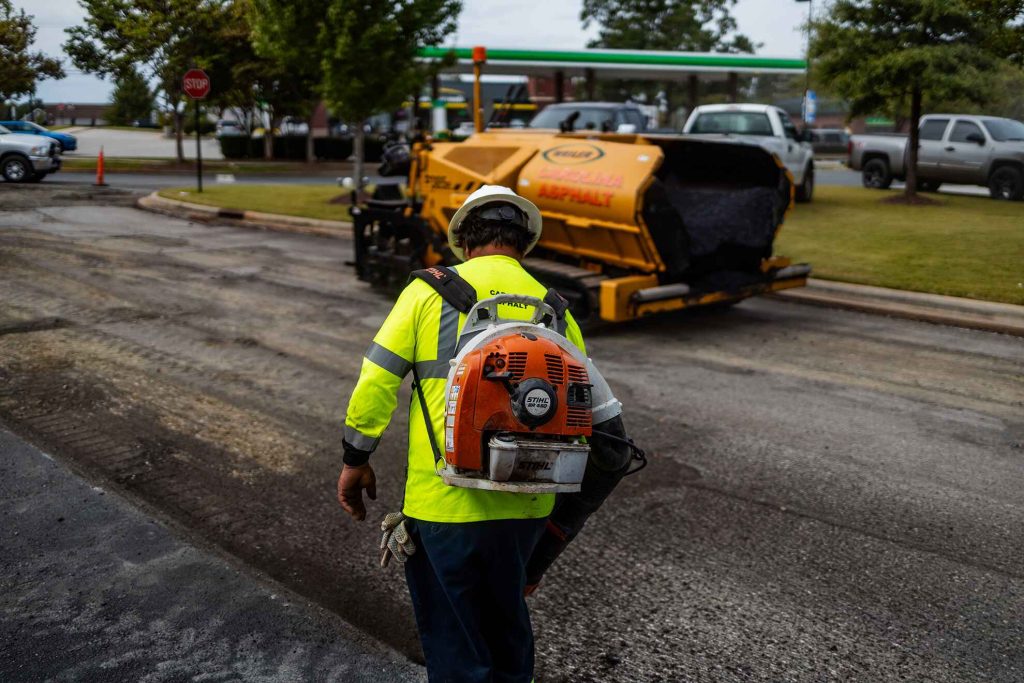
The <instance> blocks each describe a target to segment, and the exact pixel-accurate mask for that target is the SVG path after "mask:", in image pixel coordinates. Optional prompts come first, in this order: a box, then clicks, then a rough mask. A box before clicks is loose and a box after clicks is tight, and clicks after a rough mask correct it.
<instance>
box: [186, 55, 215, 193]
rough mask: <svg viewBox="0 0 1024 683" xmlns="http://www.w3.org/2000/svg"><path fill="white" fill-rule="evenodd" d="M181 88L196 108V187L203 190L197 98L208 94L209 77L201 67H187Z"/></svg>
mask: <svg viewBox="0 0 1024 683" xmlns="http://www.w3.org/2000/svg"><path fill="white" fill-rule="evenodd" d="M182 89H183V90H184V91H185V94H186V95H188V96H189V97H191V98H192V100H193V104H194V105H195V108H196V189H197V190H198V191H199V192H202V191H203V147H202V136H201V134H200V132H199V100H202V99H205V98H206V96H207V95H209V94H210V77H209V76H207V75H206V72H205V71H203V70H202V69H189V70H188V71H187V72H186V73H185V78H184V79H182Z"/></svg>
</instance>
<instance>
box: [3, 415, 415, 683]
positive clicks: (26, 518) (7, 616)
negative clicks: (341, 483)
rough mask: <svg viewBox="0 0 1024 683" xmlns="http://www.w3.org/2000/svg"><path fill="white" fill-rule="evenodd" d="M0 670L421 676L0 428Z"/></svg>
mask: <svg viewBox="0 0 1024 683" xmlns="http://www.w3.org/2000/svg"><path fill="white" fill-rule="evenodd" d="M0 516H2V518H3V520H4V523H3V527H2V528H0V642H2V643H3V647H2V648H0V680H2V681H4V682H5V683H15V682H16V681H43V680H59V681H111V682H113V681H183V680H206V681H213V680H216V681H224V680H245V681H266V682H268V683H269V682H271V681H274V682H276V681H280V682H282V683H283V682H285V681H313V680H315V681H348V682H352V681H368V682H369V681H377V682H379V683H392V682H397V681H408V682H410V683H411V682H413V681H422V680H424V678H425V676H424V675H423V670H422V669H421V668H420V667H418V666H416V665H414V664H412V663H410V662H409V661H408V660H406V659H404V658H402V657H400V656H399V655H398V654H397V653H395V652H394V651H393V650H391V649H389V648H387V647H385V646H383V645H381V644H380V643H378V642H376V641H374V640H372V639H371V638H369V637H367V636H366V635H365V634H363V633H362V632H360V631H357V630H356V629H354V628H352V627H351V626H349V625H348V624H347V623H345V622H344V621H342V620H341V619H339V618H338V617H336V616H334V615H332V614H330V613H328V612H326V611H325V610H323V609H321V608H318V607H315V606H313V605H311V604H309V603H308V602H306V601H305V600H302V599H301V598H299V597H297V596H296V595H294V594H293V593H291V592H290V591H288V590H286V589H284V588H283V587H281V586H280V585H276V584H273V583H271V582H269V581H267V580H265V579H259V578H258V577H255V576H254V575H253V574H252V572H250V571H248V570H243V569H240V568H239V566H238V565H237V563H231V562H228V561H226V560H224V559H222V558H221V557H220V556H218V555H215V554H213V553H212V552H209V551H204V550H201V549H198V548H196V547H194V546H192V545H190V544H189V543H186V542H183V541H182V540H179V539H178V538H177V537H176V536H175V534H174V533H173V532H172V531H171V530H170V529H168V528H167V527H166V526H164V525H163V524H161V523H160V522H157V521H156V520H154V519H153V518H151V517H149V516H148V515H146V514H145V513H143V512H141V511H139V510H138V509H137V508H135V507H134V506H132V505H130V504H128V503H127V502H126V501H125V500H123V499H122V498H120V497H119V496H118V495H117V494H116V493H114V492H113V491H109V490H105V489H104V488H100V487H97V486H91V485H89V484H88V483H87V482H85V481H84V480H82V479H80V478H79V477H78V476H76V475H74V474H72V473H71V472H70V471H69V470H68V469H67V468H66V467H64V466H63V465H62V464H60V463H58V462H56V461H55V460H54V459H53V458H52V457H51V456H49V455H47V454H45V453H43V452H42V451H40V450H38V449H36V448H34V447H33V446H30V445H29V444H27V443H25V442H24V441H22V440H21V439H19V438H18V437H16V436H14V435H13V434H11V433H10V432H8V431H7V430H5V429H3V428H2V427H0Z"/></svg>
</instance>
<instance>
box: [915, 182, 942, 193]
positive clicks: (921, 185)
mask: <svg viewBox="0 0 1024 683" xmlns="http://www.w3.org/2000/svg"><path fill="white" fill-rule="evenodd" d="M940 187H942V183H940V182H939V181H937V180H918V181H917V189H919V190H921V192H938V191H939V188H940Z"/></svg>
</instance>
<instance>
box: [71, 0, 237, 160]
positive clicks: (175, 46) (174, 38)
mask: <svg viewBox="0 0 1024 683" xmlns="http://www.w3.org/2000/svg"><path fill="white" fill-rule="evenodd" d="M79 4H80V5H81V6H82V7H83V8H84V9H85V13H86V16H85V21H84V24H83V25H81V26H76V27H74V28H70V29H67V31H66V33H67V35H68V39H67V41H66V42H65V43H64V51H65V52H67V53H68V55H69V56H70V57H71V61H72V62H73V63H74V64H75V66H77V67H78V68H79V69H81V70H82V71H85V72H87V73H93V74H97V75H99V76H104V77H116V76H117V75H118V74H121V73H125V72H126V71H127V70H129V69H134V68H137V69H139V70H140V71H141V73H142V74H143V76H145V77H147V78H149V79H151V81H153V82H155V84H156V89H157V92H158V93H159V95H160V97H161V99H162V100H163V102H164V106H165V107H166V109H167V110H168V111H170V112H172V113H173V115H174V131H175V136H176V138H177V153H178V161H184V159H185V155H184V147H183V145H182V108H181V104H182V99H183V97H184V92H183V90H182V82H181V81H182V77H183V76H184V75H185V72H186V71H188V69H189V68H191V67H204V66H206V65H207V64H208V63H209V62H210V61H211V56H210V55H211V54H215V53H216V51H217V50H218V49H219V47H218V45H217V41H216V38H217V35H218V31H219V30H220V29H221V28H222V27H223V25H224V22H226V21H228V20H229V19H230V15H229V13H228V12H227V5H228V0H79ZM216 87H217V85H216V83H214V88H216Z"/></svg>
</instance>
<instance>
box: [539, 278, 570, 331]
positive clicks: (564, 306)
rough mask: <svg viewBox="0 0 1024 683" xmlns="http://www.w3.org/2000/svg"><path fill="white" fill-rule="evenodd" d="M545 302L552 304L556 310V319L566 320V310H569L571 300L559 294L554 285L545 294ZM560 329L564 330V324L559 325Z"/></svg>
mask: <svg viewBox="0 0 1024 683" xmlns="http://www.w3.org/2000/svg"><path fill="white" fill-rule="evenodd" d="M544 303H546V304H547V305H548V306H550V307H551V308H552V309H554V311H555V319H556V320H557V321H559V322H561V321H563V320H565V312H566V311H567V310H569V302H568V301H566V299H565V297H564V296H562V295H561V294H559V293H558V292H557V291H556V290H555V288H554V287H552V288H551V289H549V290H548V291H547V294H545V295H544ZM559 331H562V326H561V325H559Z"/></svg>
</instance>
